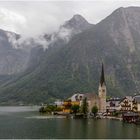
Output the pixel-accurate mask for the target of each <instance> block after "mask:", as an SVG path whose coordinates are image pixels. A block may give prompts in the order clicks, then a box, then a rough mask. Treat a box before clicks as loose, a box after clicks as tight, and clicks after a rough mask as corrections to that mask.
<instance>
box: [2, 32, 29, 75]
mask: <svg viewBox="0 0 140 140" xmlns="http://www.w3.org/2000/svg"><path fill="white" fill-rule="evenodd" d="M19 38H20V36H19V35H18V34H15V33H12V32H8V31H4V30H0V75H7V74H8V75H11V74H15V73H19V72H21V71H24V70H25V67H26V63H27V61H28V53H27V52H26V51H24V50H21V49H17V47H18V46H17V45H16V40H18V39H19Z"/></svg>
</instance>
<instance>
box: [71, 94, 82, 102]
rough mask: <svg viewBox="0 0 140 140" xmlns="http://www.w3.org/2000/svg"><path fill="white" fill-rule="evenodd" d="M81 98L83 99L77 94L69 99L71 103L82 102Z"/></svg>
mask: <svg viewBox="0 0 140 140" xmlns="http://www.w3.org/2000/svg"><path fill="white" fill-rule="evenodd" d="M83 97H84V94H80V93H77V94H74V95H72V96H71V97H70V98H69V99H70V100H71V101H72V102H73V101H82V100H83Z"/></svg>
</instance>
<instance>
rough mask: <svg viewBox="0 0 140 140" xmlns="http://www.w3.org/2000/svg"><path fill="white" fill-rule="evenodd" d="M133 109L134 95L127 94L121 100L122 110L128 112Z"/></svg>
mask: <svg viewBox="0 0 140 140" xmlns="http://www.w3.org/2000/svg"><path fill="white" fill-rule="evenodd" d="M132 110H133V97H132V96H125V97H124V98H123V99H122V100H121V101H120V111H122V112H128V111H132Z"/></svg>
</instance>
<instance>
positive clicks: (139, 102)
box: [133, 95, 140, 113]
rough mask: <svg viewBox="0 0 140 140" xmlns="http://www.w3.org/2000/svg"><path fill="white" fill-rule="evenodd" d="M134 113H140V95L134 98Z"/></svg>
mask: <svg viewBox="0 0 140 140" xmlns="http://www.w3.org/2000/svg"><path fill="white" fill-rule="evenodd" d="M133 111H134V112H139V113H140V95H136V96H134V97H133Z"/></svg>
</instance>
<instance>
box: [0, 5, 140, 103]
mask: <svg viewBox="0 0 140 140" xmlns="http://www.w3.org/2000/svg"><path fill="white" fill-rule="evenodd" d="M42 36H43V40H45V41H46V42H47V43H48V44H47V45H46V46H45V48H47V49H45V50H44V49H43V46H42V45H39V44H38V45H36V46H34V47H33V46H32V49H31V52H30V55H28V56H29V59H28V60H29V61H28V64H27V68H26V70H24V72H21V73H19V74H17V75H14V76H12V75H11V77H10V78H7V77H6V78H4V77H2V79H4V80H3V81H4V82H1V81H0V95H1V99H0V101H1V103H9V104H10V103H11V104H12V103H19V102H23V103H34V104H35V103H41V102H49V101H52V100H54V99H58V98H67V97H69V96H70V95H72V94H73V93H77V92H78V93H87V92H95V93H97V90H98V83H99V76H100V71H101V63H102V62H103V63H104V65H105V77H106V84H107V91H108V92H107V95H108V96H115V97H118V96H124V95H130V94H131V95H133V94H134V93H138V92H139V90H140V86H139V85H140V71H139V70H140V46H139V45H140V41H139V40H140V8H139V7H128V8H122V7H121V8H119V9H117V10H115V11H114V12H113V13H112V14H111V15H109V16H108V17H106V18H105V19H104V20H102V21H101V22H100V23H98V24H96V25H92V24H90V23H88V22H87V21H86V20H85V19H84V18H83V17H82V16H80V15H75V16H73V18H72V19H70V20H69V21H66V22H65V23H64V25H61V26H60V28H59V30H58V31H57V32H55V33H54V34H51V35H49V34H47V33H46V34H45V35H42ZM2 46H3V47H4V46H5V45H2ZM0 49H1V48H0ZM4 49H5V48H4ZM18 51H19V50H18ZM7 100H8V102H7Z"/></svg>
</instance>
